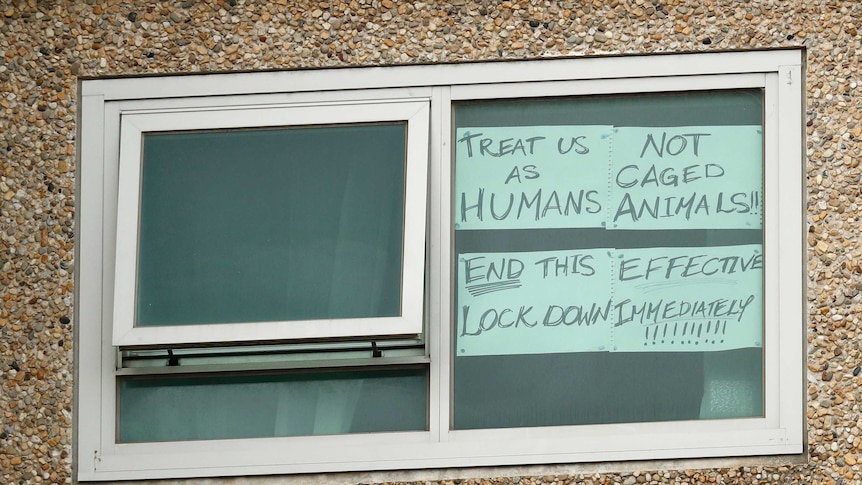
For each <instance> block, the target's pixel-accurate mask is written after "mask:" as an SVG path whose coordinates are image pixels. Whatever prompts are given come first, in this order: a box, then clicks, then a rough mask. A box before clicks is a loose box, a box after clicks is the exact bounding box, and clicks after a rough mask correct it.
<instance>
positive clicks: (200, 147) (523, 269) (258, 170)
mask: <svg viewBox="0 0 862 485" xmlns="http://www.w3.org/2000/svg"><path fill="white" fill-rule="evenodd" d="M803 72H804V70H803V66H802V53H801V52H800V51H798V50H783V51H759V52H727V53H711V54H683V55H656V56H626V57H609V58H583V59H555V60H542V61H517V62H495V63H477V64H463V65H429V66H401V67H378V68H363V69H349V70H343V69H339V70H315V71H292V72H265V73H263V72H262V73H241V74H217V75H216V74H213V75H199V76H183V77H150V78H128V79H96V80H89V81H84V82H83V84H82V87H81V93H82V106H81V117H82V118H81V127H82V131H81V143H82V150H81V160H80V163H79V179H80V181H81V191H80V194H81V197H80V199H79V213H80V225H81V227H80V236H79V237H80V241H81V254H80V264H79V265H78V281H79V285H78V288H79V290H78V298H79V302H78V305H77V308H78V320H77V321H79V322H81V329H80V336H79V341H78V346H79V347H78V348H79V376H78V385H79V389H78V395H79V396H81V398H80V400H79V403H78V415H79V430H80V432H79V441H78V472H79V479H81V480H114V479H135V478H175V477H190V476H220V475H250V474H280V473H311V472H314V473H318V472H328V471H349V470H375V469H405V468H435V467H467V466H488V465H519V464H534V463H564V462H585V461H614V460H640V459H668V458H702V457H717V456H743V455H779V454H798V453H801V452H802V451H803V445H804V426H803V424H804V412H803V409H804V380H803V377H804V369H803V357H804V351H803V348H804V339H803V335H804V315H805V313H804V307H805V299H804V285H805V277H804V264H803V263H804V253H803V247H804V246H803V236H804V233H803V224H802V221H803V216H804V203H803V179H802V173H803V168H802V167H803V152H802V146H803V145H802V143H803V142H802V128H803V127H802V112H803V108H802V90H803V86H804V80H803V78H802V75H803ZM208 396H209V397H208ZM212 396H218V398H217V399H216V400H217V401H218V402H213V403H209V402H207V399H211V398H212ZM387 396H388V397H387ZM225 403H235V404H233V405H226V404H225ZM238 406H239V407H244V408H245V407H247V408H250V409H248V412H247V413H239V414H237V413H236V407H238ZM381 407H384V408H385V412H380V411H381Z"/></svg>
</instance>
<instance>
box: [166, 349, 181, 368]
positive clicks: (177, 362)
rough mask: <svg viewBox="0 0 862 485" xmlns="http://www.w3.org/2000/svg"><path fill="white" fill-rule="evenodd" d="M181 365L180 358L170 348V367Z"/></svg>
mask: <svg viewBox="0 0 862 485" xmlns="http://www.w3.org/2000/svg"><path fill="white" fill-rule="evenodd" d="M179 365H180V358H179V357H177V356H176V355H174V351H173V350H171V349H168V367H177V366H179Z"/></svg>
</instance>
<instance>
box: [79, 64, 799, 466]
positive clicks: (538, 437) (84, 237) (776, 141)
mask: <svg viewBox="0 0 862 485" xmlns="http://www.w3.org/2000/svg"><path fill="white" fill-rule="evenodd" d="M804 71H805V70H804V52H803V51H801V50H777V51H752V52H723V53H699V54H681V55H652V56H621V57H606V58H581V59H554V60H540V61H513V62H495V63H476V64H462V65H429V66H400V67H375V68H356V69H349V70H340V69H339V70H312V71H293V72H267V73H241V74H218V75H194V76H181V77H164V78H128V79H105V80H90V81H84V82H83V83H82V85H81V89H80V93H81V98H80V107H81V109H80V113H81V119H80V124H79V126H80V138H79V140H80V144H79V146H80V154H79V172H78V180H79V183H80V186H79V188H78V191H77V193H78V194H79V198H78V219H77V220H78V226H79V227H78V246H77V247H78V254H77V261H78V262H79V263H78V265H77V278H78V280H77V291H76V298H77V304H76V312H77V315H76V321H77V322H78V328H77V331H78V336H77V343H76V344H77V345H76V348H77V354H76V360H77V365H78V369H77V379H76V383H77V384H76V385H77V396H78V398H77V401H76V419H77V424H76V427H75V430H76V435H77V437H76V439H77V456H76V463H77V478H78V480H81V481H90V480H93V481H98V480H121V479H144V478H183V477H204V476H236V475H256V474H289V473H320V472H339V471H366V470H392V469H421V468H440V467H473V466H495V465H529V464H548V463H581V462H607V461H624V460H645V459H687V458H706V457H735V456H750V455H788V454H790V455H794V454H801V453H803V451H804V447H805V409H804V407H805V387H804V385H805V383H804V375H805V366H804V357H805V350H804V349H805V324H804V322H805V315H806V313H805V307H806V299H805V269H804V268H805V266H804V262H805V251H804V247H805V246H804V230H803V228H804V217H805V205H804V176H803V173H804V151H803V142H804V140H803V129H804V128H803V121H802V115H803V112H804V107H803V99H804V77H803V73H804ZM737 88H738V89H742V88H759V89H763V92H764V155H765V157H764V172H763V179H764V198H765V211H766V213H765V216H764V227H763V231H764V254H765V260H764V281H765V289H764V300H765V308H764V315H765V319H764V346H763V353H764V380H765V395H764V416H762V417H755V418H743V419H719V420H702V421H674V422H651V423H623V424H606V425H583V426H551V427H540V428H512V429H486V430H452V429H451V426H450V423H451V415H452V409H451V402H452V394H451V393H452V365H453V356H452V350H451V342H452V341H453V337H454V336H453V331H452V319H453V309H452V293H453V291H454V284H455V283H454V281H453V276H452V275H453V269H452V268H453V266H452V264H453V263H452V258H453V256H454V251H453V248H452V238H453V235H452V215H451V214H452V206H451V202H450V201H451V200H452V173H453V171H452V166H453V160H452V154H451V139H450V137H451V133H452V124H451V123H452V122H451V113H452V103H453V102H454V101H458V100H474V99H494V98H501V99H502V98H530V97H533V98H541V97H546V96H578V95H589V94H625V93H649V92H653V93H655V92H665V91H690V90H716V89H737ZM392 100H401V101H404V100H421V101H422V102H426V103H428V105H429V106H430V127H429V129H430V133H429V141H428V148H427V153H428V154H429V155H428V163H429V165H428V167H429V172H428V174H429V175H428V177H429V178H428V187H429V192H428V194H427V198H426V199H425V200H423V201H421V202H419V205H421V206H423V210H426V209H427V213H428V221H429V222H428V226H427V227H428V229H427V232H425V233H424V236H423V237H426V240H425V241H423V244H424V243H427V255H426V256H425V258H426V259H425V262H424V268H423V269H424V272H425V274H424V275H423V277H424V279H425V289H424V294H423V295H422V304H420V305H419V306H421V307H422V308H423V312H424V314H425V321H426V324H425V332H424V337H425V340H424V341H425V345H426V360H425V362H427V363H428V364H427V365H428V367H429V386H430V387H429V403H428V409H429V423H428V430H427V431H421V432H401V433H370V434H363V435H339V436H308V437H289V438H262V439H238V440H214V441H203V442H201V441H194V442H170V443H122V444H121V443H117V442H116V439H115V436H116V417H117V416H116V398H117V396H116V388H117V385H116V380H117V378H118V376H121V375H124V373H125V372H127V371H128V370H127V369H118V366H119V364H118V362H119V359H118V352H117V350H118V347H117V346H118V345H120V344H118V343H117V342H118V340H117V336H116V335H115V333H117V332H118V330H117V329H116V328H115V323H114V322H113V319H114V308H115V300H116V298H117V297H116V296H115V295H114V292H115V284H116V283H117V282H116V278H115V276H114V275H115V274H117V273H116V271H115V264H116V262H117V261H118V258H119V257H120V256H122V253H119V252H118V251H119V250H120V249H121V246H124V245H126V246H127V245H128V242H122V241H120V243H119V246H117V239H116V238H117V232H118V230H119V229H118V228H117V226H116V220H117V214H118V212H117V211H118V208H117V201H118V183H117V181H118V180H120V182H119V185H122V184H123V183H124V182H123V181H122V180H121V177H122V175H120V173H119V172H118V162H117V160H118V159H119V157H120V129H119V125H120V120H121V119H122V117H123V115H124V114H128V113H139V112H144V111H147V110H155V111H159V110H161V111H168V110H172V109H179V110H194V109H199V108H201V107H204V108H206V109H209V108H212V107H213V106H216V107H219V109H227V108H228V107H236V106H239V107H240V108H239V109H246V107H249V106H256V107H257V106H283V105H288V104H295V105H304V106H325V105H327V104H330V103H363V102H373V103H385V102H389V101H392ZM142 110H143V111H142ZM126 183H133V182H126ZM423 197H424V194H423ZM127 203H128V202H127ZM121 204H122V201H121ZM121 210H122V208H121ZM423 220H424V219H423ZM423 223H424V222H423ZM126 250H127V249H126ZM118 254H119V255H120V256H118ZM123 258H124V260H125V259H128V258H126V257H125V256H124V257H123ZM123 264H126V263H123ZM121 286H122V285H121ZM124 298H127V296H126V297H124ZM120 331H122V329H121V330H120ZM123 338H125V337H123ZM197 338H198V337H194V339H195V340H196V339H197ZM120 341H122V339H121V340H120ZM196 341H197V340H196ZM378 363H380V362H378ZM729 464H732V461H730V462H729Z"/></svg>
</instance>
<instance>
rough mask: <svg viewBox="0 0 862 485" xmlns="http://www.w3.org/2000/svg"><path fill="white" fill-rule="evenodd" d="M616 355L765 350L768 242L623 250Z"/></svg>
mask: <svg viewBox="0 0 862 485" xmlns="http://www.w3.org/2000/svg"><path fill="white" fill-rule="evenodd" d="M615 254H616V259H615V263H616V269H615V271H614V274H615V278H614V282H613V285H614V289H613V292H614V302H615V304H614V315H613V321H612V326H613V328H614V331H613V337H612V338H613V344H612V347H613V349H612V350H615V351H621V352H638V351H644V350H649V351H674V350H688V351H693V350H728V349H738V348H745V347H761V346H762V338H763V336H762V329H763V311H762V309H763V252H762V248H761V245H759V244H748V245H741V246H720V247H700V248H646V249H626V250H618V251H616V253H615Z"/></svg>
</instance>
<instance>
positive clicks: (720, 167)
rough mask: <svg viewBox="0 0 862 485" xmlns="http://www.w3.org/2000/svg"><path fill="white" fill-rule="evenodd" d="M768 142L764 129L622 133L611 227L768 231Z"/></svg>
mask: <svg viewBox="0 0 862 485" xmlns="http://www.w3.org/2000/svg"><path fill="white" fill-rule="evenodd" d="M762 139H763V134H762V130H761V128H760V127H759V126H685V127H673V128H642V127H631V128H614V136H613V157H612V162H611V179H610V180H611V190H610V195H611V198H610V200H609V202H608V204H607V206H608V214H607V218H608V222H607V224H608V225H607V227H608V228H609V229H760V228H761V227H762V225H763V224H762V211H763V196H762V194H763V190H762V187H763V181H762V180H763V177H762V173H763V141H762ZM630 185H631V186H630Z"/></svg>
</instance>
